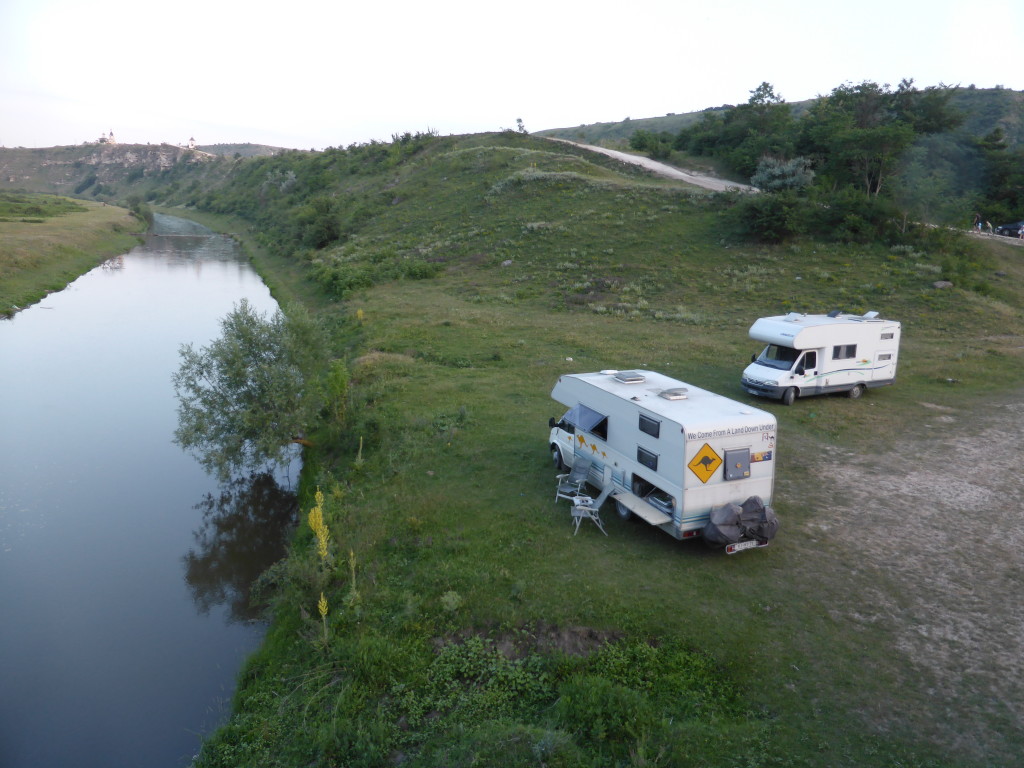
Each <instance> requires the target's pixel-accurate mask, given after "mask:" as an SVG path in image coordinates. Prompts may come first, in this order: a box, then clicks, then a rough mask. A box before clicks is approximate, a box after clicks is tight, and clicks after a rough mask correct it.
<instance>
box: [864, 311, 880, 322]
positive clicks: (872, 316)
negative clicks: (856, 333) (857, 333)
mask: <svg viewBox="0 0 1024 768" xmlns="http://www.w3.org/2000/svg"><path fill="white" fill-rule="evenodd" d="M864 317H866V318H867V319H868V320H874V319H875V318H876V317H878V313H877V312H874V311H872V312H865V313H864Z"/></svg>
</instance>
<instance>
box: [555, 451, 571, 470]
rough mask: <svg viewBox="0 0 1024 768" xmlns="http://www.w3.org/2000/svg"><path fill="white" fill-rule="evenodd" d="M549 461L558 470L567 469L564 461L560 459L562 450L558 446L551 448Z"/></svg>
mask: <svg viewBox="0 0 1024 768" xmlns="http://www.w3.org/2000/svg"><path fill="white" fill-rule="evenodd" d="M551 463H552V464H554V465H555V469H557V470H558V471H559V472H564V471H565V470H567V469H568V467H567V466H566V465H565V462H564V461H562V451H561V450H560V449H559V448H554V447H553V448H552V449H551Z"/></svg>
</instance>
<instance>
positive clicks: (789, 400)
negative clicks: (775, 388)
mask: <svg viewBox="0 0 1024 768" xmlns="http://www.w3.org/2000/svg"><path fill="white" fill-rule="evenodd" d="M794 400H796V387H790V388H789V389H787V390H786V391H785V392H783V393H782V404H783V405H792V404H793V401H794Z"/></svg>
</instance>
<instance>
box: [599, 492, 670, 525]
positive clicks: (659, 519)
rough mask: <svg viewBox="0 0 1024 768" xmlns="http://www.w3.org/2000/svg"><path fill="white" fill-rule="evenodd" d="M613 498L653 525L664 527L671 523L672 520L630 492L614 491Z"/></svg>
mask: <svg viewBox="0 0 1024 768" xmlns="http://www.w3.org/2000/svg"><path fill="white" fill-rule="evenodd" d="M612 498H614V499H615V500H616V501H618V502H619V503H621V504H622V506H624V507H625V508H626V509H628V510H629V511H630V512H632V513H633V514H634V515H636V516H637V517H639V518H641V519H643V520H646V521H647V522H648V523H650V524H651V525H664V524H665V523H671V522H672V518H671V517H669V516H668V515H666V514H665V513H664V512H662V511H661V510H659V509H655V508H654V507H652V506H651V505H650V504H648V503H647V502H646V501H644V500H643V499H641V498H640V497H639V496H636V495H634V494H632V493H630V492H629V491H614V492H612Z"/></svg>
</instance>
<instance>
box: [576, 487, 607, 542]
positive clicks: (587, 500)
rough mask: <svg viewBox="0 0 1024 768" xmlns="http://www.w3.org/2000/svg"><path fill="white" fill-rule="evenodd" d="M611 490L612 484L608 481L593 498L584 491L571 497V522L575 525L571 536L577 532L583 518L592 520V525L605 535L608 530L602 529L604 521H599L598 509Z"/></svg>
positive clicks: (599, 509)
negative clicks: (598, 494)
mask: <svg viewBox="0 0 1024 768" xmlns="http://www.w3.org/2000/svg"><path fill="white" fill-rule="evenodd" d="M611 492H612V486H611V483H609V484H608V485H606V486H605V487H604V490H603V491H601V495H600V496H598V497H597V498H596V499H593V498H591V497H590V496H587V495H586V494H584V493H581V494H578V495H576V496H574V497H573V500H572V519H573V522H574V523H575V524H576V527H575V528H574V529H573V532H572V535H573V536H575V535H576V534H577V533H579V531H580V523H582V522H583V521H584V520H593V521H594V525H596V526H597V527H598V528H599V529H601V533H603V534H604V535H605V536H607V535H608V531H606V530H605V529H604V523H603V522H601V515H600V511H601V505H602V504H604V501H605V499H607V498H608V495H609V494H610V493H611Z"/></svg>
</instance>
